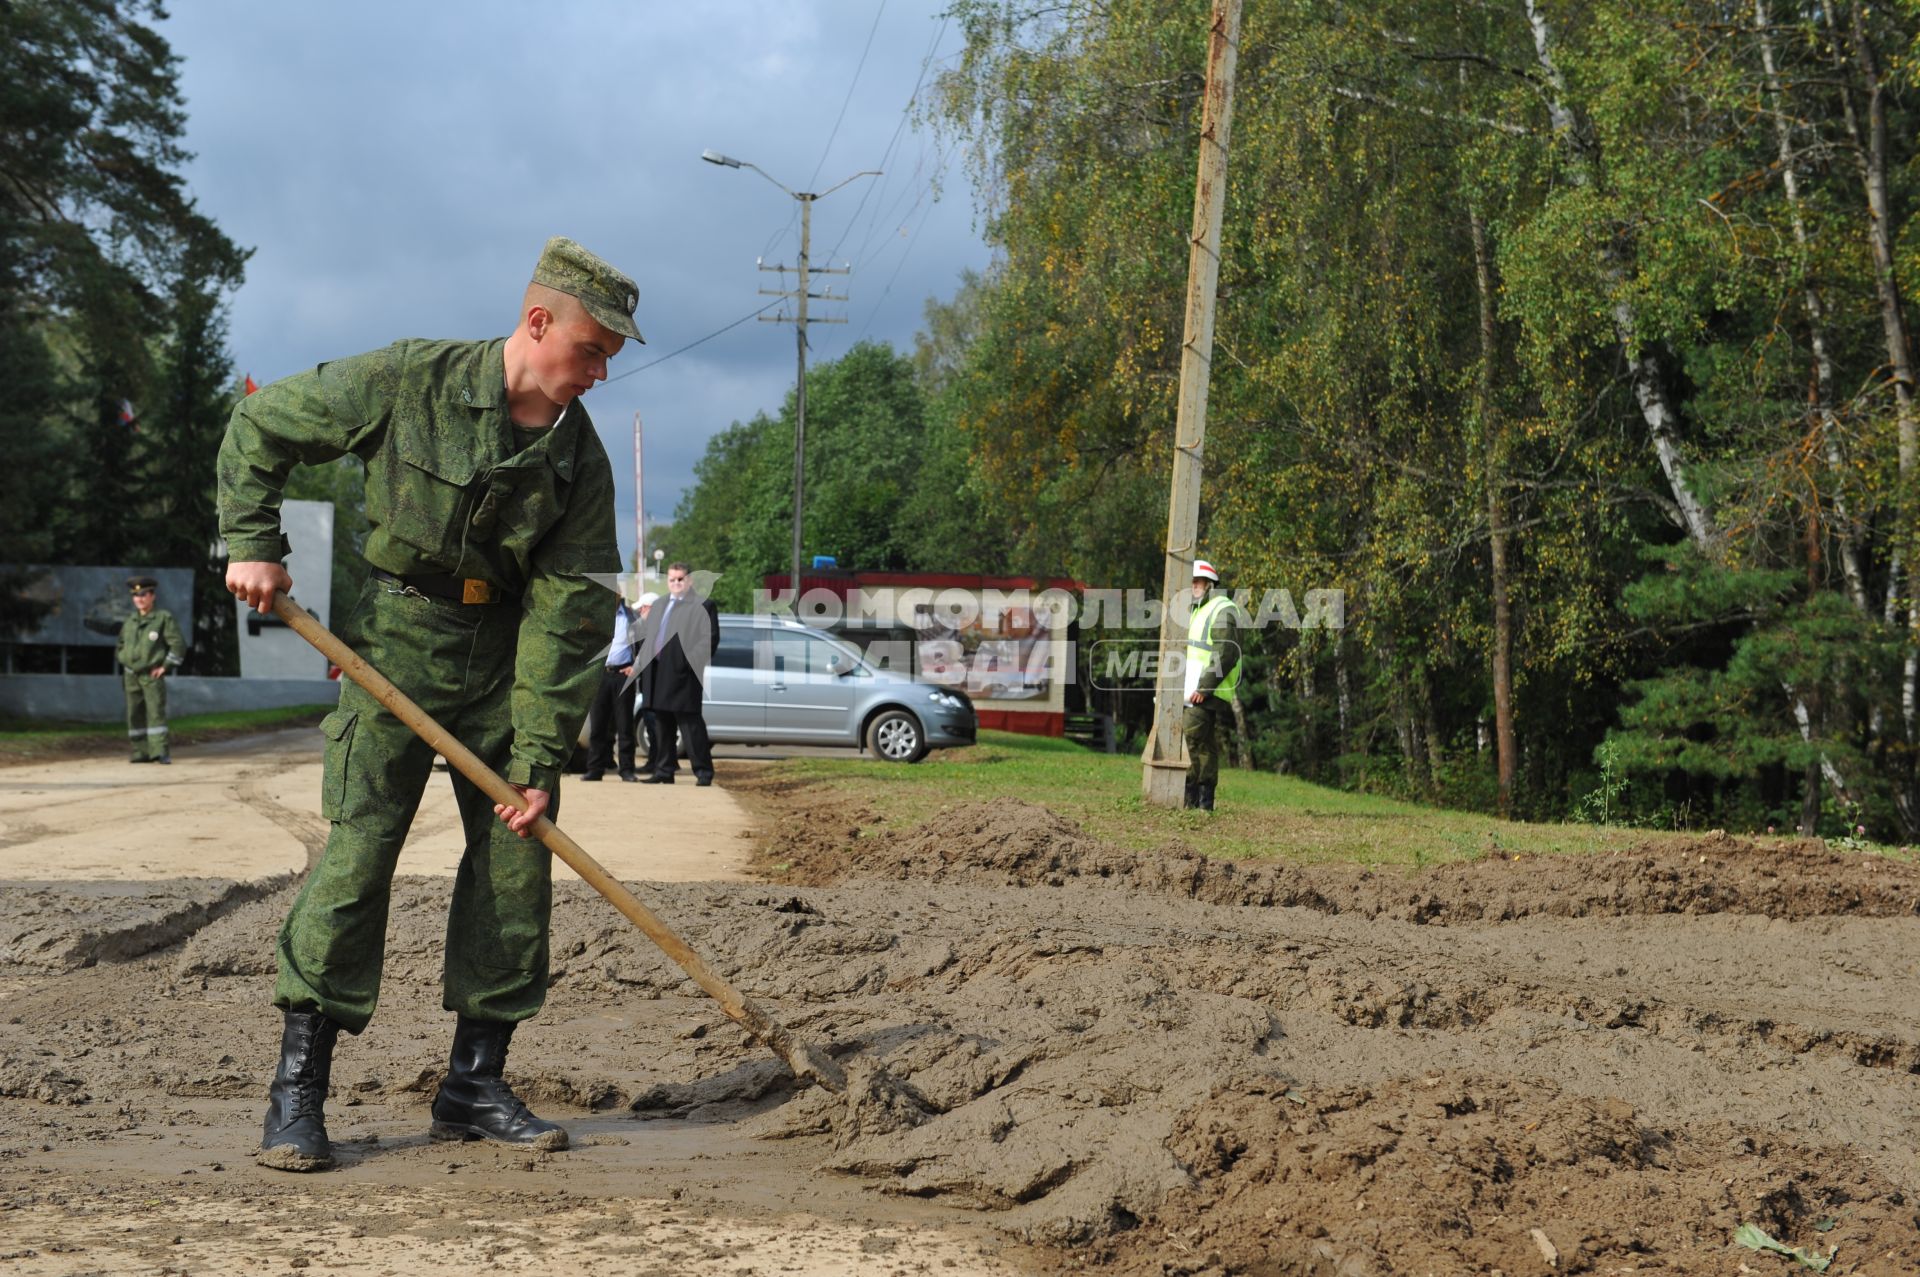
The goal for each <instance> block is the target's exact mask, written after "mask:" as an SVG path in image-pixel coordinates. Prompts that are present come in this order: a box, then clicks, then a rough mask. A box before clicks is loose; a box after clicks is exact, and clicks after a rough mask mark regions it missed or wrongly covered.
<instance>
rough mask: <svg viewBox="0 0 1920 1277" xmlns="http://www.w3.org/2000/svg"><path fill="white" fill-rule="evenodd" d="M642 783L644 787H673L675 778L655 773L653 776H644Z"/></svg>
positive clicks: (641, 779)
mask: <svg viewBox="0 0 1920 1277" xmlns="http://www.w3.org/2000/svg"><path fill="white" fill-rule="evenodd" d="M640 783H641V784H642V785H671V784H672V783H673V777H671V776H662V775H661V774H660V773H659V772H654V773H652V774H651V775H648V776H642V777H641V778H640Z"/></svg>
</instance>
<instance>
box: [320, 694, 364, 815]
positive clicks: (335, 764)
mask: <svg viewBox="0 0 1920 1277" xmlns="http://www.w3.org/2000/svg"><path fill="white" fill-rule="evenodd" d="M359 720H360V714H359V712H358V711H357V710H343V709H337V710H335V711H333V713H331V714H329V715H327V716H326V717H325V718H323V719H321V720H320V731H321V734H323V735H324V736H325V737H326V738H327V745H326V761H325V764H324V766H323V769H322V771H321V776H320V814H321V815H322V816H323V817H325V818H326V819H328V820H339V819H340V818H341V812H342V811H343V810H344V809H345V807H346V801H347V755H348V753H350V752H351V751H352V749H353V729H354V725H355V724H356V723H358V722H359Z"/></svg>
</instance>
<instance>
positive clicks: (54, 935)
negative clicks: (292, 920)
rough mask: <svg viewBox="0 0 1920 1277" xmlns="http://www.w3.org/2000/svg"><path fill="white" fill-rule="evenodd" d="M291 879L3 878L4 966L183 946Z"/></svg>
mask: <svg viewBox="0 0 1920 1277" xmlns="http://www.w3.org/2000/svg"><path fill="white" fill-rule="evenodd" d="M292 877H293V875H292V874H278V875H276V876H274V877H272V878H268V879H263V880H259V881H253V882H235V881H233V880H232V879H229V878H174V879H169V880H167V881H164V882H0V966H7V967H13V968H22V969H25V970H29V971H44V972H53V973H59V972H65V971H76V970H79V969H80V968H82V967H90V966H93V965H94V964H96V963H101V962H126V961H129V960H131V959H133V958H137V957H139V956H140V955H142V954H146V953H152V952H155V951H156V950H160V949H165V948H167V947H169V946H171V945H176V944H179V943H180V942H181V941H182V940H184V939H186V938H187V937H188V936H191V935H193V934H194V933H195V932H197V931H199V930H200V929H202V928H203V927H205V926H206V925H207V924H208V923H209V922H212V921H213V920H214V919H216V918H219V917H222V916H223V915H225V914H227V913H229V912H231V911H233V910H235V909H238V908H240V907H242V906H244V905H246V904H248V903H249V902H251V901H255V900H258V899H260V897H262V896H264V895H268V894H271V893H272V892H274V891H276V890H278V889H279V888H281V887H283V886H285V885H286V884H287V883H288V882H289V881H291V880H292Z"/></svg>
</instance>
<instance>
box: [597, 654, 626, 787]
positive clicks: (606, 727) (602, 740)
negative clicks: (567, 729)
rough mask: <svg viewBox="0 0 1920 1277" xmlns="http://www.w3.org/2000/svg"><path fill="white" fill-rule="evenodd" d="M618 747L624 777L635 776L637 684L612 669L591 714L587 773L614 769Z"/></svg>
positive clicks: (602, 677)
mask: <svg viewBox="0 0 1920 1277" xmlns="http://www.w3.org/2000/svg"><path fill="white" fill-rule="evenodd" d="M616 747H617V748H618V749H619V751H620V774H621V775H622V776H626V775H629V774H631V773H632V771H633V685H632V683H630V682H629V681H628V679H627V676H626V675H625V674H622V673H621V672H620V671H619V670H617V669H615V668H613V667H612V666H608V667H606V669H605V670H604V671H603V672H602V673H601V675H600V686H599V688H598V690H596V691H595V692H594V694H593V708H592V709H590V710H589V711H587V773H588V774H589V775H593V776H598V775H601V774H602V773H604V772H605V771H606V770H607V769H608V768H609V767H611V766H612V765H613V756H614V750H615V748H616Z"/></svg>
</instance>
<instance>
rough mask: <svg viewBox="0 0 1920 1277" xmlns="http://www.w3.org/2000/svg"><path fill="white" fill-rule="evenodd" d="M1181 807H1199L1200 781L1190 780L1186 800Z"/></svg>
mask: <svg viewBox="0 0 1920 1277" xmlns="http://www.w3.org/2000/svg"><path fill="white" fill-rule="evenodd" d="M1180 805H1181V806H1182V807H1198V806H1199V805H1200V782H1199V781H1197V780H1190V781H1188V782H1187V796H1186V800H1185V801H1184V802H1182V803H1181V804H1180Z"/></svg>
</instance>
